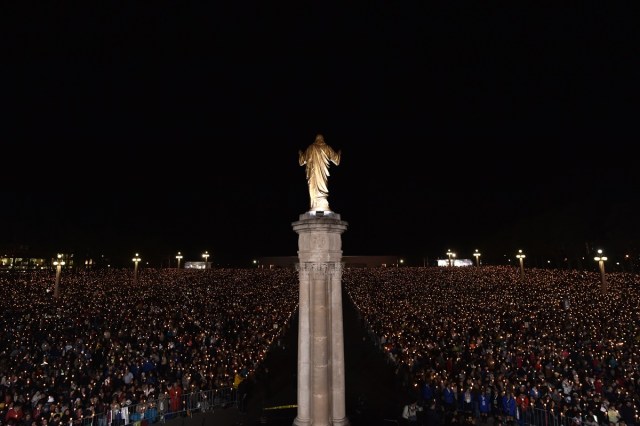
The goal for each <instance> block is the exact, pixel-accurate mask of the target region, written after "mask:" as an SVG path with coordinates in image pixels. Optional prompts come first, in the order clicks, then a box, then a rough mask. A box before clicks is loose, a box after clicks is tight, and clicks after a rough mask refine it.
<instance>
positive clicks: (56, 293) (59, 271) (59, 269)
mask: <svg viewBox="0 0 640 426" xmlns="http://www.w3.org/2000/svg"><path fill="white" fill-rule="evenodd" d="M53 264H54V265H55V267H56V286H55V287H54V288H53V298H54V299H57V298H58V297H60V275H61V274H62V267H63V266H64V260H62V255H61V254H58V258H57V260H54V261H53Z"/></svg>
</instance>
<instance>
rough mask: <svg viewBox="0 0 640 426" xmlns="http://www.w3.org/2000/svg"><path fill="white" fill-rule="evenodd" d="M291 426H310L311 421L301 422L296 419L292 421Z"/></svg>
mask: <svg viewBox="0 0 640 426" xmlns="http://www.w3.org/2000/svg"><path fill="white" fill-rule="evenodd" d="M293 425H294V426H310V425H311V419H306V420H302V419H299V418H298V417H296V418H295V420H294V421H293Z"/></svg>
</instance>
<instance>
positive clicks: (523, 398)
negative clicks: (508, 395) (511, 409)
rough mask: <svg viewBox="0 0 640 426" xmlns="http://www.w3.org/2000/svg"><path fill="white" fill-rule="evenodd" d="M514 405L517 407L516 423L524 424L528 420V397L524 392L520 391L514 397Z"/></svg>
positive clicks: (521, 425)
mask: <svg viewBox="0 0 640 426" xmlns="http://www.w3.org/2000/svg"><path fill="white" fill-rule="evenodd" d="M516 406H517V407H518V424H519V425H520V426H524V425H525V423H529V422H528V420H529V419H528V415H529V411H528V410H529V397H528V396H527V393H526V392H524V391H523V392H520V393H519V394H518V396H517V397H516Z"/></svg>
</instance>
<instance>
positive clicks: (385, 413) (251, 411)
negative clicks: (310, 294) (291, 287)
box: [167, 294, 411, 426]
mask: <svg viewBox="0 0 640 426" xmlns="http://www.w3.org/2000/svg"><path fill="white" fill-rule="evenodd" d="M343 315H344V347H345V364H346V365H345V380H346V390H345V392H346V393H345V398H346V409H347V417H348V418H349V421H350V422H351V424H352V425H353V426H359V425H369V426H375V425H386V426H389V425H393V424H397V423H398V421H399V418H400V414H401V412H402V407H403V406H404V404H406V403H407V402H408V401H409V400H410V399H411V395H410V394H409V392H408V391H407V390H406V389H403V388H401V386H400V385H399V381H398V380H397V379H396V375H395V372H394V366H393V365H390V364H388V363H387V362H386V358H385V355H384V354H383V353H381V352H380V351H379V350H378V349H377V348H376V347H375V346H374V345H373V343H372V342H371V340H370V339H369V337H368V335H367V333H366V331H365V329H364V327H363V325H362V322H361V321H360V320H359V318H358V314H357V312H356V309H355V307H354V306H353V304H352V303H351V301H350V300H349V298H348V297H347V296H346V294H344V295H343ZM297 342H298V317H297V315H296V316H295V317H294V318H293V319H292V322H291V327H290V328H289V329H288V331H287V332H286V334H285V335H284V336H283V338H282V343H283V344H282V346H281V347H279V348H278V347H276V348H274V349H273V350H272V351H271V352H270V353H269V355H268V357H267V358H266V360H265V364H264V366H265V367H266V369H267V370H268V372H266V373H263V374H261V375H259V376H258V377H257V379H256V380H255V382H253V383H251V384H250V385H249V387H248V393H247V398H246V399H245V405H244V408H243V409H240V408H237V407H229V408H219V409H216V410H214V412H213V413H199V414H194V415H193V417H179V418H176V419H172V420H170V421H167V424H168V425H171V426H231V425H261V424H267V425H287V426H290V425H292V423H293V420H294V419H295V416H296V413H297V411H296V408H295V404H296V373H297V371H296V370H297V367H296V363H297V356H298V346H297Z"/></svg>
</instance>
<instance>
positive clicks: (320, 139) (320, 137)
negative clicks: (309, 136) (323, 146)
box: [316, 134, 324, 143]
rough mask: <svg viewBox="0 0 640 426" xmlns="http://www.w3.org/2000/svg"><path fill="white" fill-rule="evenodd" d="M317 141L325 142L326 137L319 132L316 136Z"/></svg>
mask: <svg viewBox="0 0 640 426" xmlns="http://www.w3.org/2000/svg"><path fill="white" fill-rule="evenodd" d="M316 142H317V143H323V142H324V138H323V137H322V135H320V134H318V135H317V136H316Z"/></svg>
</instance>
